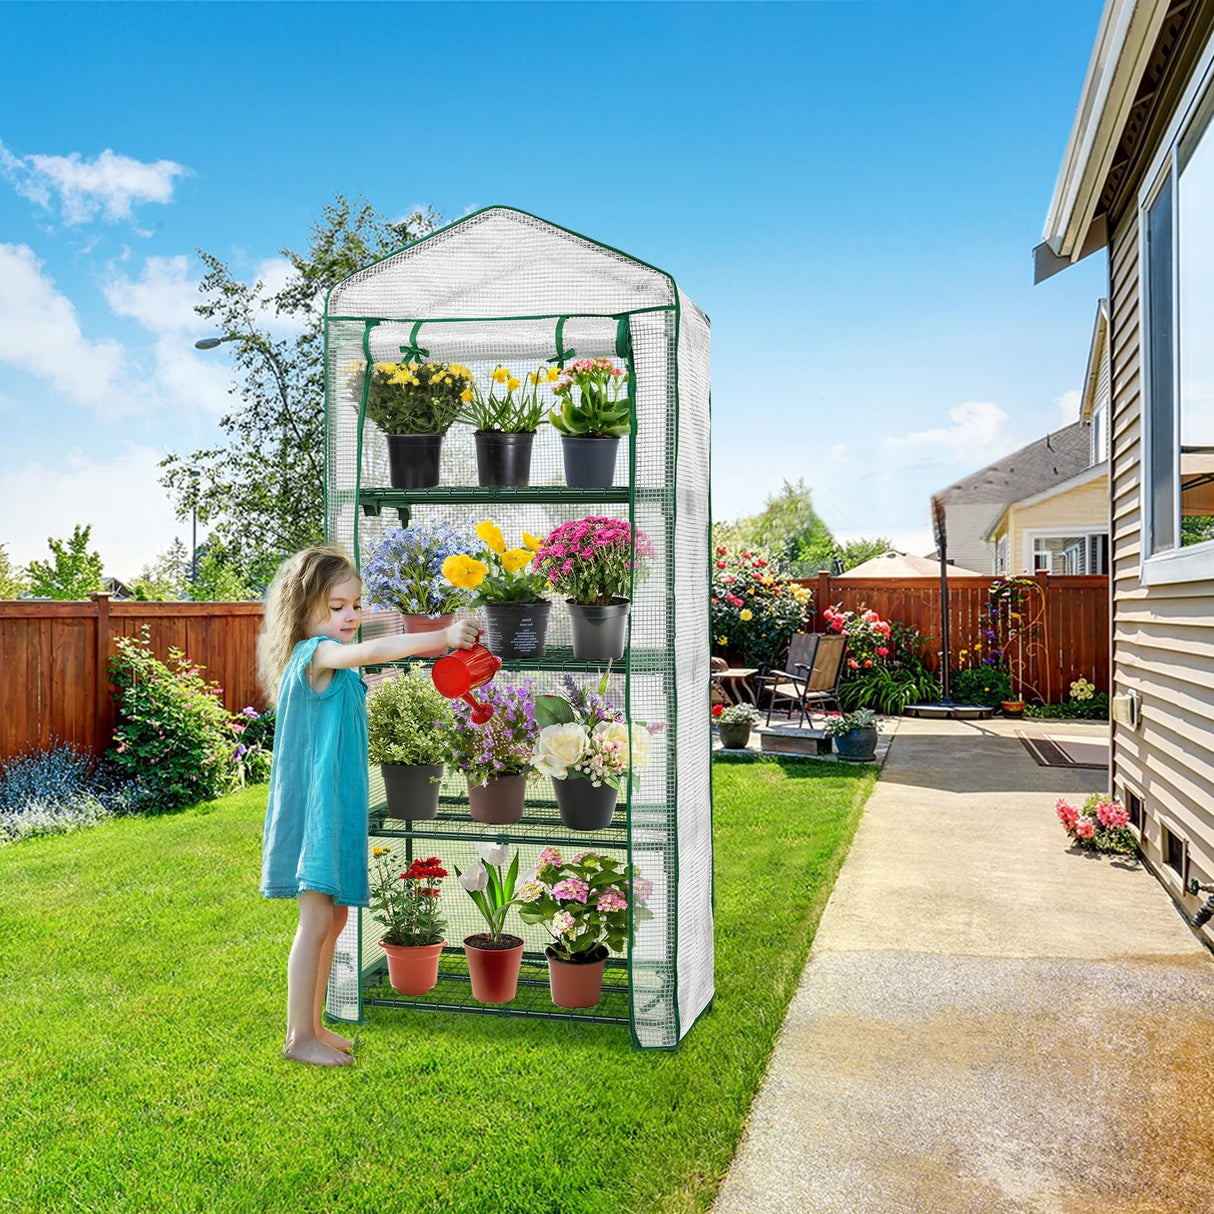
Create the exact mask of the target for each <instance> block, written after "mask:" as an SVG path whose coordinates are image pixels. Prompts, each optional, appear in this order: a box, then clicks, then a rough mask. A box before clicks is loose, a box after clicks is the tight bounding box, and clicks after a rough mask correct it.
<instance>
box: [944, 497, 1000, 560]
mask: <svg viewBox="0 0 1214 1214" xmlns="http://www.w3.org/2000/svg"><path fill="white" fill-rule="evenodd" d="M1002 509H1003V505H1002V503H1000V502H974V503H970V504H966V505H951V504H950V505H947V506H946V507H945V515H944V524H945V527H946V528H947V529H948V559H949V560H950V561H952V562H953V564H954V565H960V566H961V568H962V569H972V570H973V571H974V572H975V573H984V574H985V573H993V572H994V571H995V563H994V562H995V548H994V545H992V544H989V543H987V541H986V539H984V538H983V537H984V536H985V535H986V533H987V531H988V530H989V529H990V525H991V524H992V523H993V522H994V521H995V518H996V516H997V515H998V513H999V511H1000V510H1002Z"/></svg>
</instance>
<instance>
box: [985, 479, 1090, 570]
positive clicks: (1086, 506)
mask: <svg viewBox="0 0 1214 1214" xmlns="http://www.w3.org/2000/svg"><path fill="white" fill-rule="evenodd" d="M1108 493H1109V483H1108V478H1107V477H1104V476H1102V477H1099V478H1097V479H1096V480H1094V481H1091V482H1089V483H1088V484H1086V485H1077V486H1076V487H1075V488H1074V489H1067V490H1064V491H1063V492H1062V493H1056V494H1054V495H1053V496H1052V497H1048V498H1046V499H1045V501H1042V502H1036V503H1034V504H1033V505H1031V506H1018V505H1015V504H1013V505H1012V506H1010V507H1008V512H1007V518H1006V519H1005V520H1004V523H1003V525H1002V528H1001V530H1000V535H1002V534H1006V535H1007V537H1008V565H1009V568H1008V572H1009V573H1032V572H1033V560H1032V546H1031V544H1029V545H1026V543H1025V540H1026V538H1027V536H1026V533H1027V532H1028V531H1030V530H1040V531H1050V532H1052V533H1054V534H1065V533H1066V532H1068V531H1070V530H1071V529H1076V531H1077V532H1087V531H1091V530H1100V531H1107V530H1108V522H1109V497H1108ZM995 538H996V539H998V538H999V536H998V535H997V536H995ZM1026 548H1027V551H1026Z"/></svg>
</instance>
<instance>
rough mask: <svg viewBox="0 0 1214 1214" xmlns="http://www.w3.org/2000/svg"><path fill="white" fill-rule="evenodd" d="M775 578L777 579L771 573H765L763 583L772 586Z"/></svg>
mask: <svg viewBox="0 0 1214 1214" xmlns="http://www.w3.org/2000/svg"><path fill="white" fill-rule="evenodd" d="M775 580H776V579H775V578H773V577H772V576H771V574H770V573H765V574H764V575H763V585H764V586H770V585H771V584H772V583H773V582H774V581H775Z"/></svg>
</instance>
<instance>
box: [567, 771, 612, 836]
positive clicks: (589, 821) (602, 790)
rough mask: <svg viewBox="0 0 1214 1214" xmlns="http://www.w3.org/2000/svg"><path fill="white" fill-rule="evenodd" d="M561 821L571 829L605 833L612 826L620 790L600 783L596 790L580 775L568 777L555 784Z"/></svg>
mask: <svg viewBox="0 0 1214 1214" xmlns="http://www.w3.org/2000/svg"><path fill="white" fill-rule="evenodd" d="M552 791H553V792H554V793H555V794H556V804H557V808H558V809H559V810H560V811H561V821H562V822H563V823H564V824H565V825H566V826H568V827H569V829H570V830H602V829H603V828H604V827H605V826H610V825H611V815H612V814H613V813H614V812H615V803H616V800H617V799H618V797H619V795H620V790H619V789H618V788H612V787H611V785H610V784H600V785H599V786H598V788H595V787H594V785H593V784H591V783H590V781H589V780H584V779H582V777H581V776H566V777H565V778H564V779H563V780H553V781H552Z"/></svg>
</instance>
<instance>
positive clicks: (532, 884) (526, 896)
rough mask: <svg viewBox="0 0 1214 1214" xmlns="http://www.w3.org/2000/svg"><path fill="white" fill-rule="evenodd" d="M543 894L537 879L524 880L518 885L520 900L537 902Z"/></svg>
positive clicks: (542, 888)
mask: <svg viewBox="0 0 1214 1214" xmlns="http://www.w3.org/2000/svg"><path fill="white" fill-rule="evenodd" d="M543 896H544V887H543V886H542V885H541V884H540V883H539V882H538V881H524V882H523V884H522V885H520V886H519V890H518V900H519V901H520V902H538V901H539V900H540V899H541V898H542V897H543Z"/></svg>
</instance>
